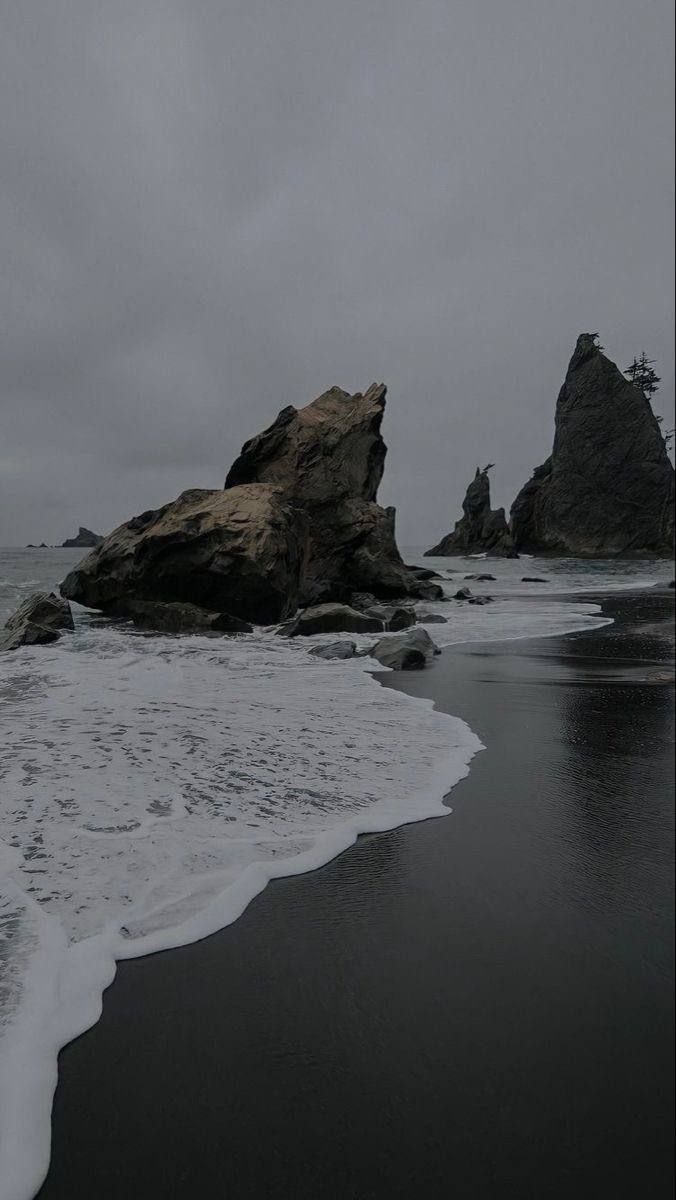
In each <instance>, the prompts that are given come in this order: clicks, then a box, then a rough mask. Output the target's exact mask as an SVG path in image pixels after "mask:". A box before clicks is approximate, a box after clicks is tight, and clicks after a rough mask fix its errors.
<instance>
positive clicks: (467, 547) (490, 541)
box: [425, 467, 514, 557]
mask: <svg viewBox="0 0 676 1200" xmlns="http://www.w3.org/2000/svg"><path fill="white" fill-rule="evenodd" d="M489 469H490V468H489V467H484V469H483V470H480V469H479V467H477V469H476V474H475V476H474V479H473V480H472V482H471V483H470V485H469V487H468V489H467V492H466V494H465V499H464V500H463V502H462V511H463V516H462V517H461V519H460V520H459V521H457V522H456V524H455V528H454V530H453V532H452V533H448V534H447V535H446V537H444V538H442V539H441V541H440V542H439V543H438V545H436V546H433V547H432V549H431V550H426V551H425V554H426V555H431V556H432V555H433V556H438V557H442V556H445V555H451V554H483V553H490V554H499V555H508V554H510V553H511V552H512V550H513V549H514V547H513V543H512V537H511V534H510V532H509V526H508V524H507V520H506V518H505V510H504V508H496V509H492V508H491V485H490V482H489V479H488V471H489Z"/></svg>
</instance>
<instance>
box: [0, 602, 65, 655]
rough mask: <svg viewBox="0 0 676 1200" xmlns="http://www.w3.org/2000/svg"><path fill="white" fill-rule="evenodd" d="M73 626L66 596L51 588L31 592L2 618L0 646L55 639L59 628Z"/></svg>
mask: <svg viewBox="0 0 676 1200" xmlns="http://www.w3.org/2000/svg"><path fill="white" fill-rule="evenodd" d="M74 628H75V625H74V623H73V614H72V612H71V609H70V604H69V603H68V601H67V600H61V599H60V598H59V597H58V596H55V595H54V594H53V592H49V593H47V592H35V593H34V594H33V595H32V596H29V597H28V599H27V600H24V602H23V604H21V605H20V606H19V608H17V610H16V612H15V613H12V615H11V617H9V618H8V620H7V621H6V623H5V628H4V630H3V631H2V632H1V633H0V650H16V649H17V648H18V647H19V646H37V645H41V644H43V643H46V642H55V641H56V640H57V638H58V637H60V634H61V630H62V629H69V630H72V629H74Z"/></svg>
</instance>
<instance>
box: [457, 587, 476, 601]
mask: <svg viewBox="0 0 676 1200" xmlns="http://www.w3.org/2000/svg"><path fill="white" fill-rule="evenodd" d="M471 595H472V593H471V592H470V590H469V588H459V589H458V591H457V592H456V593H455V595H454V597H453V599H454V600H469V599H470V598H471Z"/></svg>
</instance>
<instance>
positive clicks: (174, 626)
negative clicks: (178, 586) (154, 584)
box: [125, 600, 253, 633]
mask: <svg viewBox="0 0 676 1200" xmlns="http://www.w3.org/2000/svg"><path fill="white" fill-rule="evenodd" d="M125 615H126V616H129V617H131V620H132V621H133V622H134V625H136V626H137V628H139V629H149V630H157V631H158V632H162V633H251V632H252V631H253V625H250V624H249V622H248V621H242V620H241V619H240V618H239V617H233V616H231V615H230V613H226V612H210V611H209V610H208V609H206V608H199V607H198V606H197V605H196V604H182V603H179V602H178V601H173V602H170V603H166V602H165V601H161V600H127V601H126V603H125Z"/></svg>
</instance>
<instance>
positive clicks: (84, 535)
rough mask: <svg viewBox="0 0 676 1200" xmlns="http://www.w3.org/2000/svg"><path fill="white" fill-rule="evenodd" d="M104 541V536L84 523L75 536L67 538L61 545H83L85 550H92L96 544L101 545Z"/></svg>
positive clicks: (76, 546) (75, 547)
mask: <svg viewBox="0 0 676 1200" xmlns="http://www.w3.org/2000/svg"><path fill="white" fill-rule="evenodd" d="M102 541H103V538H102V536H101V534H100V533H92V531H91V529H85V527H84V525H81V526H80V528H79V529H78V531H77V534H76V535H75V537H74V538H66V540H65V542H62V543H61V545H62V546H67V547H72V548H73V549H77V548H78V547H82V549H83V550H91V549H92V548H93V547H94V546H100V545H101V542H102Z"/></svg>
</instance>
